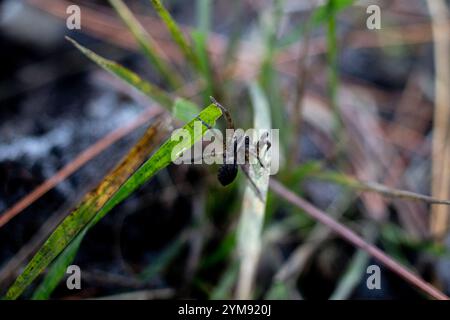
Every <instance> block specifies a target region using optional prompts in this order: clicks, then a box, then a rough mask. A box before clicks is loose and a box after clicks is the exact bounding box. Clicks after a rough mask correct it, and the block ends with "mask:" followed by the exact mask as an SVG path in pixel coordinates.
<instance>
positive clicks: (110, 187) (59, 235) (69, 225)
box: [13, 121, 163, 298]
mask: <svg viewBox="0 0 450 320" xmlns="http://www.w3.org/2000/svg"><path fill="white" fill-rule="evenodd" d="M162 129H163V127H162V125H161V122H160V121H159V122H157V123H156V124H154V125H152V126H150V127H149V129H148V130H147V131H146V133H145V134H144V135H143V136H142V138H141V139H140V140H139V141H138V143H137V144H136V145H135V146H134V147H133V148H132V149H131V150H130V152H129V153H128V154H127V155H126V156H125V157H124V158H123V160H122V161H121V162H120V164H119V165H118V166H116V168H114V169H113V170H112V171H111V172H110V173H109V174H108V175H107V176H106V178H105V179H103V181H102V182H101V183H100V184H99V185H98V187H97V188H95V189H94V190H93V191H91V192H90V193H88V194H87V195H86V196H85V197H84V199H83V201H82V202H81V204H80V205H79V206H78V208H77V209H75V210H74V212H73V213H72V214H71V215H69V216H68V217H67V218H65V219H64V221H63V222H62V223H61V225H60V226H58V227H57V229H56V230H55V231H54V232H53V234H52V235H51V236H50V238H49V239H48V240H47V242H46V243H45V244H44V246H43V247H42V248H41V249H40V250H39V251H42V249H43V248H47V250H55V252H56V251H59V252H60V251H61V250H62V249H64V247H65V246H66V245H67V244H69V242H70V241H71V239H72V238H73V237H74V235H76V233H77V232H78V231H79V229H81V228H82V227H84V225H86V224H87V223H88V222H89V220H90V219H92V217H93V216H94V215H95V212H96V211H98V210H99V209H100V208H101V207H102V206H103V205H104V204H105V203H106V201H107V199H108V195H111V194H113V193H114V192H116V191H117V190H118V189H119V187H120V185H121V184H122V183H123V182H124V181H126V179H127V178H128V177H129V176H130V175H131V174H132V173H133V171H134V170H136V169H137V167H138V166H139V165H141V164H142V162H143V161H144V159H145V157H147V156H148V153H149V152H150V151H151V150H152V149H153V148H154V147H156V145H157V142H158V137H159V135H161V134H162V132H163V130H162ZM77 228H78V229H77ZM52 241H53V242H52ZM80 241H81V240H79V239H77V241H76V242H80ZM73 243H75V242H73ZM72 251H73V250H72ZM59 252H58V253H59ZM75 252H76V251H75ZM38 254H39V252H38ZM38 254H36V256H35V257H38V256H39V257H41V258H42V259H43V260H45V252H44V253H43V254H42V255H38ZM50 255H53V254H52V253H50ZM63 256H64V257H63ZM63 256H61V257H62V258H61V259H60V260H62V259H64V260H67V261H69V260H70V258H71V257H72V256H71V255H70V254H65V255H63ZM70 261H71V260H70ZM70 261H69V262H70ZM49 262H50V261H49ZM61 267H62V265H61V264H57V265H55V267H54V268H52V271H51V272H50V273H49V274H48V276H47V279H46V280H44V284H43V285H42V286H41V288H39V289H38V293H37V294H36V296H37V298H39V297H42V298H44V292H45V291H46V290H49V291H51V288H52V286H54V285H56V284H57V283H54V281H52V279H54V278H55V277H56V276H57V275H58V274H60V273H61V272H65V269H64V270H61ZM13 287H14V286H13ZM23 289H24V288H23Z"/></svg>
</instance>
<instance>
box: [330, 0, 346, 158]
mask: <svg viewBox="0 0 450 320" xmlns="http://www.w3.org/2000/svg"><path fill="white" fill-rule="evenodd" d="M341 2H342V1H337V0H328V2H327V4H326V10H327V14H328V23H327V63H328V92H329V96H330V104H331V109H332V110H333V112H334V118H335V132H336V136H337V139H338V140H337V141H338V144H337V145H341V143H340V142H341V141H342V138H343V136H342V134H343V133H342V128H343V122H342V118H341V113H340V110H339V105H338V90H339V71H338V36H337V23H336V14H337V11H338V4H339V3H341ZM338 153H339V152H338Z"/></svg>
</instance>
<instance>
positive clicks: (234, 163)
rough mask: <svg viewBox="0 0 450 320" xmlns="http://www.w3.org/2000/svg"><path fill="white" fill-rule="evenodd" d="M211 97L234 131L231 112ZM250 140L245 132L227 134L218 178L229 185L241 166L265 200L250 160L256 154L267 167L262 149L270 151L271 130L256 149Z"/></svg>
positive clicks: (225, 184) (260, 140)
mask: <svg viewBox="0 0 450 320" xmlns="http://www.w3.org/2000/svg"><path fill="white" fill-rule="evenodd" d="M210 99H211V101H212V103H213V104H214V105H216V106H217V107H218V108H220V109H221V110H222V113H223V115H224V117H225V120H226V124H227V126H226V128H227V129H231V130H233V131H234V130H235V127H234V122H233V119H232V117H231V114H230V112H229V111H228V110H227V109H226V108H225V107H224V106H222V105H221V104H220V103H219V102H217V101H216V99H214V98H213V97H210ZM197 119H198V120H199V121H201V122H202V123H203V125H204V126H206V127H207V128H208V129H213V128H212V127H211V126H210V125H208V124H207V123H205V122H204V121H203V120H202V119H201V118H200V117H198V116H197ZM212 132H213V134H214V135H215V137H216V138H218V139H219V140H223V139H222V138H221V137H219V136H218V135H217V134H216V133H215V132H214V130H212ZM242 140H243V143H242ZM250 140H251V139H250V137H249V136H248V135H246V134H244V135H243V136H241V137H239V136H238V137H236V136H235V135H233V136H231V135H227V136H226V139H225V140H223V141H222V143H223V153H222V156H223V162H222V164H221V166H220V167H219V170H218V172H217V179H218V180H219V182H220V184H221V185H222V186H227V185H229V184H231V183H232V182H233V181H234V180H235V179H236V176H237V174H238V169H239V167H240V168H241V169H242V171H243V172H244V174H245V176H246V177H247V179H248V181H249V182H250V185H251V186H252V188H253V189H254V191H255V193H256V195H257V196H258V198H259V199H260V200H261V201H263V202H264V200H263V196H262V194H261V192H260V190H259V188H258V187H257V186H256V184H255V182H254V181H253V179H252V178H251V176H250V169H249V165H250V161H249V159H250V154H251V155H253V156H255V157H256V159H257V161H258V164H259V165H260V166H261V167H262V168H266V167H265V165H264V164H263V161H262V160H261V157H260V151H261V150H262V149H263V148H264V147H266V149H265V152H267V151H269V149H270V147H271V142H270V141H269V132H267V131H266V132H264V133H263V135H262V136H261V137H260V139H259V140H258V141H257V143H256V147H255V148H254V149H256V150H253V149H252V147H251V144H250ZM242 147H244V156H245V159H244V160H245V161H244V163H243V164H242V163H239V161H238V159H239V158H238V153H239V152H240V151H241V150H242ZM210 156H215V154H212V155H210ZM203 159H204V158H203Z"/></svg>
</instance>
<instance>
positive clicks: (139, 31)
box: [108, 0, 182, 89]
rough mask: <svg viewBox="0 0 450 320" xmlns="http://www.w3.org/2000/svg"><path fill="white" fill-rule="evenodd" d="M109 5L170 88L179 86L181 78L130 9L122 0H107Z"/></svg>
mask: <svg viewBox="0 0 450 320" xmlns="http://www.w3.org/2000/svg"><path fill="white" fill-rule="evenodd" d="M108 1H109V3H110V4H111V6H112V7H113V8H114V9H115V10H116V12H117V13H118V15H119V16H120V18H121V19H122V20H123V22H124V23H125V25H126V26H127V27H128V29H129V30H130V32H131V33H132V34H133V36H134V38H135V39H136V41H137V43H138V44H139V46H140V47H141V50H142V52H143V53H144V55H145V56H146V57H147V59H148V60H149V61H150V63H151V64H152V65H153V66H155V68H156V69H157V70H158V71H159V72H160V74H161V75H162V76H163V77H164V79H165V80H167V81H168V83H169V84H170V86H171V87H172V89H176V88H178V87H180V85H181V83H182V80H181V78H180V77H179V76H178V74H177V73H176V72H175V71H174V70H173V69H172V68H171V67H170V66H169V65H168V64H167V63H166V62H165V61H164V60H163V59H161V58H160V56H161V49H160V48H159V47H158V46H157V45H156V43H155V41H154V40H153V38H152V37H151V36H150V34H149V33H148V32H147V31H146V30H145V29H144V28H143V26H142V25H141V24H140V23H139V21H138V20H137V19H136V18H135V16H134V15H133V13H132V12H131V10H130V9H129V8H128V7H127V5H126V4H125V3H124V2H123V1H122V0H108Z"/></svg>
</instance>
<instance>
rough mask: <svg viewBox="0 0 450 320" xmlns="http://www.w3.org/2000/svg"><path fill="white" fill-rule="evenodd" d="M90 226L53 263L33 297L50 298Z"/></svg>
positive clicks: (37, 298)
mask: <svg viewBox="0 0 450 320" xmlns="http://www.w3.org/2000/svg"><path fill="white" fill-rule="evenodd" d="M88 230H89V228H88V227H86V228H84V229H83V231H81V232H80V233H79V234H78V235H77V236H76V237H75V239H74V240H73V241H72V242H71V243H70V244H69V245H68V246H67V247H66V248H65V249H64V251H63V252H62V253H61V254H60V255H59V256H58V258H56V260H55V261H54V262H53V263H52V265H51V267H50V270H49V271H48V273H47V274H46V275H45V277H44V279H43V280H42V282H41V284H40V285H39V286H38V287H37V288H36V290H35V291H34V292H33V296H32V297H31V299H33V300H46V299H48V298H50V295H51V294H52V292H53V291H54V290H55V289H56V287H57V286H58V284H59V282H60V281H61V280H62V279H63V278H64V276H65V274H66V270H67V267H68V266H69V265H71V264H72V262H73V261H74V260H75V256H76V255H77V252H78V249H79V248H80V245H81V242H82V241H83V239H84V236H85V235H86V233H87V231H88Z"/></svg>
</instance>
